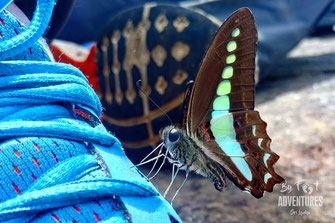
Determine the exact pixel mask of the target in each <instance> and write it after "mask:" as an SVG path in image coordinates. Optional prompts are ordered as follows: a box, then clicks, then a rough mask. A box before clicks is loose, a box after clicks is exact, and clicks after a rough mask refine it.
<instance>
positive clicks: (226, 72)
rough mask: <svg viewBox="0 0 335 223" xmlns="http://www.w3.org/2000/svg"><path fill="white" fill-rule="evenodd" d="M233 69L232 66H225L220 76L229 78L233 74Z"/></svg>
mask: <svg viewBox="0 0 335 223" xmlns="http://www.w3.org/2000/svg"><path fill="white" fill-rule="evenodd" d="M233 71H234V69H233V67H232V66H228V67H225V68H224V69H223V71H222V78H223V79H228V78H231V77H232V76H233Z"/></svg>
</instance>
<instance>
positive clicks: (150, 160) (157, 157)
mask: <svg viewBox="0 0 335 223" xmlns="http://www.w3.org/2000/svg"><path fill="white" fill-rule="evenodd" d="M162 156H165V154H161V155H159V156H156V157H154V158H152V159H149V160H147V161H145V162H142V163H140V164H137V165H135V166H142V165H144V164H147V163H150V162H152V161H155V160H156V159H159V158H161V157H162Z"/></svg>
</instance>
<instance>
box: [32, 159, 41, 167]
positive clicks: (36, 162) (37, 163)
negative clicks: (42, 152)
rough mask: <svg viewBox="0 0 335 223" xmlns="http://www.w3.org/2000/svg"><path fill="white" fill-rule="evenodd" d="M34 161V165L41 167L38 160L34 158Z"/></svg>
mask: <svg viewBox="0 0 335 223" xmlns="http://www.w3.org/2000/svg"><path fill="white" fill-rule="evenodd" d="M33 161H34V163H35V164H36V166H37V167H40V164H39V162H38V161H37V159H36V158H33Z"/></svg>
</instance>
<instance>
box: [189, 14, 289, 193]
mask: <svg viewBox="0 0 335 223" xmlns="http://www.w3.org/2000/svg"><path fill="white" fill-rule="evenodd" d="M256 45H257V30H256V25H255V21H254V17H253V15H252V13H251V12H250V10H249V9H247V8H243V9H240V10H238V11H237V12H235V13H234V14H233V15H232V16H230V17H229V18H228V19H227V21H226V22H225V23H224V24H223V25H222V26H221V28H220V29H219V31H218V32H217V34H216V36H215V37H214V39H213V41H212V43H211V45H210V47H209V49H208V51H207V53H206V55H205V57H204V58H203V61H202V63H201V65H200V68H199V71H198V74H197V77H196V79H195V83H194V86H193V88H192V91H191V92H190V98H189V103H188V105H187V108H188V109H187V115H185V119H186V120H184V123H186V130H187V134H188V135H189V136H190V137H192V138H193V139H195V141H196V142H198V143H199V144H201V145H200V146H202V147H204V150H205V152H206V150H209V152H207V155H208V156H210V157H211V158H212V159H214V160H215V161H217V162H219V163H220V164H221V165H222V166H223V167H224V169H225V172H226V174H227V175H228V177H229V178H230V179H231V180H232V181H233V182H234V184H235V185H236V186H238V187H239V188H241V189H243V190H248V191H250V192H251V194H252V195H254V196H255V197H257V198H259V197H261V196H262V195H263V192H264V190H266V191H272V190H273V186H274V185H275V184H276V183H279V182H281V181H283V178H282V177H280V176H279V175H278V174H276V173H275V171H274V169H273V165H274V163H275V162H276V161H277V160H278V158H279V157H278V155H276V154H275V153H274V152H272V151H271V150H270V142H271V139H270V138H269V136H268V135H267V133H266V123H265V122H264V121H262V120H261V118H260V116H259V113H258V112H257V111H254V110H253V109H254V92H255V90H254V89H255V80H254V75H255V74H254V71H255V56H256Z"/></svg>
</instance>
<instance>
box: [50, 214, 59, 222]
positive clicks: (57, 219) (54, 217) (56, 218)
mask: <svg viewBox="0 0 335 223" xmlns="http://www.w3.org/2000/svg"><path fill="white" fill-rule="evenodd" d="M51 216H52V218H53V219H54V220H55V221H57V222H59V218H58V217H57V216H56V215H54V214H53V215H51Z"/></svg>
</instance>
